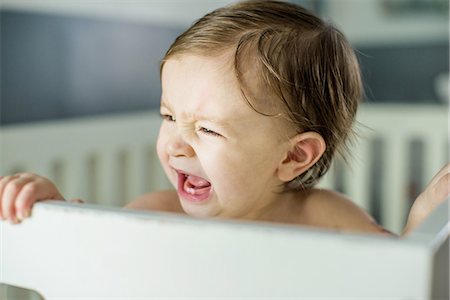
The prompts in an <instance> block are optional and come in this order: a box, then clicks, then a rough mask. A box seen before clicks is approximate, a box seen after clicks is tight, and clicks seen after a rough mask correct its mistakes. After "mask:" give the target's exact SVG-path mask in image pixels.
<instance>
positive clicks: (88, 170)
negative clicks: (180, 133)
mask: <svg viewBox="0 0 450 300" xmlns="http://www.w3.org/2000/svg"><path fill="white" fill-rule="evenodd" d="M159 124H160V117H159V115H158V114H156V112H153V111H149V112H144V113H135V114H127V115H120V116H112V117H101V118H96V119H94V118H92V119H78V120H70V121H64V122H49V123H42V124H35V125H33V126H26V125H24V126H12V127H2V128H1V130H0V142H1V150H0V173H1V174H14V173H17V172H34V173H37V174H40V175H42V176H45V177H48V178H50V179H51V180H52V181H54V182H55V183H56V185H57V186H58V187H59V188H60V190H61V191H62V194H63V195H65V196H66V197H67V198H82V199H84V200H86V201H88V202H94V203H101V204H106V205H118V206H121V205H124V204H125V203H126V202H127V201H130V200H132V199H133V198H135V197H137V196H139V195H142V194H144V193H146V192H149V191H151V190H152V189H156V188H162V187H167V186H168V183H167V180H166V179H165V175H164V173H163V171H162V169H161V167H160V166H159V164H158V163H157V157H156V155H155V152H154V150H153V149H154V148H155V147H156V139H157V135H158V131H159Z"/></svg>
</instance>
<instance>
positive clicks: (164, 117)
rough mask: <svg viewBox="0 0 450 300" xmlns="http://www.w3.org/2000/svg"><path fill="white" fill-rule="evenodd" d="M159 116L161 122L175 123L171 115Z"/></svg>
mask: <svg viewBox="0 0 450 300" xmlns="http://www.w3.org/2000/svg"><path fill="white" fill-rule="evenodd" d="M159 115H160V116H161V118H163V120H165V121H169V122H175V118H174V117H173V116H171V115H167V114H159Z"/></svg>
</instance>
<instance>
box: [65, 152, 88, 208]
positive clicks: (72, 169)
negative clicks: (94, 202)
mask: <svg viewBox="0 0 450 300" xmlns="http://www.w3.org/2000/svg"><path fill="white" fill-rule="evenodd" d="M87 162H88V161H87V157H86V156H85V155H82V154H79V155H71V156H69V157H68V158H67V160H66V161H65V166H64V173H63V176H64V177H63V180H64V186H65V187H66V190H65V191H64V193H65V196H66V197H67V198H68V199H71V198H81V199H83V200H85V201H88V202H89V201H90V200H91V199H90V196H91V195H90V191H89V184H88V178H89V177H88V166H87Z"/></svg>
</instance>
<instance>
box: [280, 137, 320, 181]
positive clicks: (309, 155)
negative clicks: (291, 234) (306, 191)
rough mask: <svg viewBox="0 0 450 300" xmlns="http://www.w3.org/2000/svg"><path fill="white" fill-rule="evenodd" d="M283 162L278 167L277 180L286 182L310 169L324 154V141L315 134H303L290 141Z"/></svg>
mask: <svg viewBox="0 0 450 300" xmlns="http://www.w3.org/2000/svg"><path fill="white" fill-rule="evenodd" d="M289 142H290V146H289V149H288V151H287V152H286V156H285V158H284V160H283V161H282V162H281V163H280V165H279V166H278V170H277V172H278V178H279V179H280V180H281V181H284V182H288V181H291V180H292V179H294V178H295V177H297V176H298V175H300V174H302V173H303V172H306V171H307V170H308V169H309V168H310V167H312V166H313V165H314V164H315V163H316V162H317V161H318V160H319V159H320V157H322V154H323V153H324V152H325V148H326V144H325V141H324V139H323V138H322V136H321V135H320V134H318V133H317V132H304V133H300V134H298V135H296V136H295V137H293V138H291V139H290V141H289Z"/></svg>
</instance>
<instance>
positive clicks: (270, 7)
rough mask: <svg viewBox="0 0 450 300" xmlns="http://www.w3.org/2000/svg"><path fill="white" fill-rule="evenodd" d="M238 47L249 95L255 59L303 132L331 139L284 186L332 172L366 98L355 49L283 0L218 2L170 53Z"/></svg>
mask: <svg viewBox="0 0 450 300" xmlns="http://www.w3.org/2000/svg"><path fill="white" fill-rule="evenodd" d="M229 49H232V50H234V69H235V73H236V76H237V79H238V81H239V83H240V85H241V91H242V93H243V96H244V98H245V100H246V101H247V102H248V103H249V104H250V106H251V107H252V108H253V109H255V110H256V111H257V112H259V113H262V114H264V115H268V114H265V113H263V112H261V111H258V110H257V109H256V108H255V105H252V103H251V101H250V100H249V97H247V96H248V95H246V93H245V92H244V90H245V84H244V76H243V73H244V72H243V70H245V68H248V67H250V68H255V65H253V66H250V64H249V63H246V61H248V58H249V57H252V58H254V59H256V62H257V64H256V67H257V68H258V70H257V71H258V72H259V73H258V76H259V80H260V82H259V84H260V85H261V86H264V87H267V89H268V91H269V92H271V93H272V94H273V95H274V96H275V98H276V99H278V100H277V102H278V103H280V104H282V105H283V107H284V109H283V112H284V113H285V114H286V117H287V118H288V120H289V121H290V122H291V123H292V124H294V125H295V128H296V129H297V131H298V132H306V131H314V132H317V133H319V134H320V135H321V136H322V137H323V139H324V140H325V143H326V150H325V152H324V154H323V155H322V157H321V158H320V159H319V161H318V162H317V163H316V164H315V165H314V166H313V167H311V168H310V170H308V171H307V172H305V173H303V174H301V175H299V176H298V177H297V178H295V179H294V180H292V181H291V182H289V183H287V184H286V186H285V187H286V188H287V189H307V188H311V187H312V186H313V185H314V184H315V183H316V182H317V181H318V179H319V178H320V177H321V176H322V175H323V174H325V173H326V171H327V170H328V168H329V166H330V164H331V160H332V157H333V156H334V154H335V153H336V151H337V152H339V153H340V154H344V152H345V150H347V142H348V140H349V138H350V137H351V136H352V135H353V130H352V124H353V121H354V118H355V114H356V110H357V107H358V103H359V101H360V99H361V97H362V83H361V77H360V70H359V65H358V61H357V59H356V56H355V53H354V51H353V50H352V48H351V46H350V45H349V43H348V42H347V40H346V39H345V37H344V36H343V34H342V33H341V32H340V31H339V30H337V29H336V28H334V27H333V26H332V25H330V24H328V23H326V22H324V21H322V20H321V19H320V18H318V17H316V16H315V15H314V14H312V13H311V12H309V11H308V10H306V9H304V8H302V7H300V6H298V5H294V4H292V3H287V2H282V1H257V0H251V1H242V2H238V3H235V4H232V5H230V6H226V7H223V8H219V9H217V10H215V11H213V12H211V13H209V14H207V15H205V16H204V17H203V18H201V19H200V20H198V21H197V22H195V23H194V24H193V25H192V26H191V27H190V28H189V29H188V30H186V31H185V32H184V33H183V34H181V35H180V36H179V37H178V38H177V39H176V40H175V42H174V43H173V44H172V46H171V47H170V48H169V50H168V51H167V53H166V55H165V57H164V59H163V61H162V64H161V70H162V68H163V66H164V62H165V61H166V60H167V59H169V58H170V57H173V56H175V55H179V54H183V53H198V54H201V55H210V56H211V55H219V54H221V53H223V51H225V50H229Z"/></svg>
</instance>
